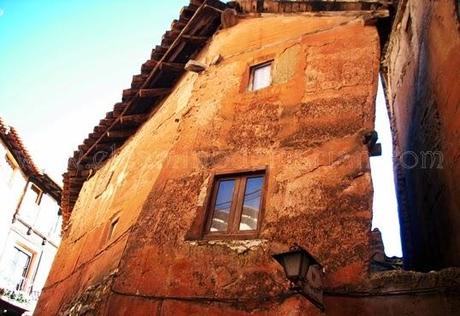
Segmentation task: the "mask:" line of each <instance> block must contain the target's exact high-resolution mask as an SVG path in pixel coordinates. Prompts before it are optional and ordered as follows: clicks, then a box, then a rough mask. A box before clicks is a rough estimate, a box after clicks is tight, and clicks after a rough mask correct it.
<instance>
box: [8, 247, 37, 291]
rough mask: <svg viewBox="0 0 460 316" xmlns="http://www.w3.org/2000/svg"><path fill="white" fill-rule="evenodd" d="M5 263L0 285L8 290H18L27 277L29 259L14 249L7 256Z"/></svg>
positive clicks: (23, 253)
mask: <svg viewBox="0 0 460 316" xmlns="http://www.w3.org/2000/svg"><path fill="white" fill-rule="evenodd" d="M6 257H7V263H6V265H5V266H3V267H2V269H1V270H2V271H1V272H2V273H1V275H2V279H3V280H2V283H3V284H5V285H6V286H7V287H9V288H10V289H15V290H20V289H22V286H23V284H24V277H26V276H27V271H28V270H29V265H30V259H31V257H30V256H29V255H28V254H26V253H25V252H23V251H21V250H20V249H18V248H16V247H14V248H12V249H11V250H10V251H9V252H8V254H7V255H6Z"/></svg>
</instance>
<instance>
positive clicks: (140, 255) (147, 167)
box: [36, 15, 380, 315]
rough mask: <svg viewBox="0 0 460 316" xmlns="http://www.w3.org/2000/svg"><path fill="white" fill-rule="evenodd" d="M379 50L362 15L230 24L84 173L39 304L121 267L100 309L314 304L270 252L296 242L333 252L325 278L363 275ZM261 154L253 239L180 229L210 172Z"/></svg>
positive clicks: (286, 310)
mask: <svg viewBox="0 0 460 316" xmlns="http://www.w3.org/2000/svg"><path fill="white" fill-rule="evenodd" d="M379 51H380V48H379V39H378V35H377V31H376V29H375V28H374V27H373V26H364V25H363V23H362V21H361V20H360V19H354V18H353V17H340V16H338V17H322V18H319V17H305V16H273V15H266V16H265V15H264V16H263V17H261V18H248V19H243V20H242V21H240V23H239V24H238V25H236V26H234V27H232V28H230V29H225V30H222V31H220V32H219V33H218V34H217V35H216V36H215V37H214V38H213V40H212V42H211V43H210V45H209V46H208V47H207V48H206V49H205V50H204V51H203V52H202V54H201V55H200V56H199V59H200V60H201V61H203V62H205V63H206V64H208V65H209V67H208V69H207V70H206V71H205V72H203V73H201V74H200V75H197V74H192V73H188V74H187V75H185V76H184V78H183V79H182V80H181V82H180V83H179V84H178V86H177V87H176V89H175V91H174V92H173V93H172V95H171V96H170V97H169V98H168V99H167V100H166V101H165V102H164V104H163V105H162V106H161V109H160V110H159V111H158V112H157V113H156V114H155V115H154V116H153V117H152V118H151V119H150V120H149V121H148V122H147V123H146V124H145V125H144V126H143V127H142V128H141V130H140V131H139V132H138V133H137V134H136V135H135V136H134V137H133V138H132V139H131V140H130V141H129V142H128V144H127V145H125V146H124V147H123V148H122V149H121V151H119V152H118V153H116V154H115V155H114V157H112V158H111V159H110V160H109V161H108V162H107V164H106V165H105V166H104V167H103V168H102V169H100V170H99V171H98V172H97V173H96V175H95V176H94V177H93V178H91V179H90V180H89V181H88V182H87V183H85V185H84V187H83V190H82V192H81V193H80V196H79V199H78V201H77V204H76V206H75V208H74V210H73V214H72V217H71V227H70V228H69V230H68V232H67V233H66V235H65V236H64V241H63V244H62V245H63V246H62V247H61V248H60V250H59V252H58V255H57V259H56V261H55V264H54V267H53V270H52V272H51V275H50V277H49V279H48V282H47V286H46V288H45V290H44V292H43V295H42V297H41V299H40V302H39V305H38V307H37V312H36V314H37V315H52V314H56V313H64V312H70V311H71V310H73V311H74V312H75V310H76V308H77V307H78V306H80V307H78V308H82V307H81V306H83V305H82V304H80V303H81V302H82V301H85V302H86V301H88V300H90V301H91V299H89V298H88V297H91V295H89V294H88V295H86V294H85V295H82V294H83V293H84V292H85V291H86V292H87V293H88V292H89V293H91V292H92V291H93V292H94V289H92V288H89V289H88V287H89V286H90V285H94V284H97V283H98V282H99V283H100V282H105V281H103V280H105V279H104V277H105V278H107V275H109V274H110V273H111V272H112V271H116V274H114V276H113V278H111V281H110V282H109V283H107V284H106V286H100V287H97V289H98V290H97V293H99V294H98V295H97V297H98V298H97V300H96V299H93V300H92V303H91V302H89V303H88V304H86V305H85V306H89V307H87V308H88V309H89V310H90V311H92V312H93V313H96V314H104V313H108V314H110V315H117V314H120V315H122V314H124V313H125V312H126V313H129V312H130V311H128V308H127V307H126V306H127V305H128V306H133V308H137V309H139V314H142V313H144V312H145V310H149V311H151V312H152V313H153V314H155V313H157V314H163V315H170V314H178V315H193V314H198V313H200V314H203V313H204V314H206V313H207V314H213V313H221V312H223V311H225V313H226V314H229V315H244V314H248V313H250V312H251V311H257V312H255V315H259V314H260V315H272V314H273V313H276V314H279V315H305V314H309V315H310V314H311V315H314V314H317V313H318V312H317V310H316V309H315V308H314V307H313V306H312V305H311V304H310V303H308V302H307V301H305V300H304V299H300V298H296V297H291V298H288V299H286V300H284V301H283V300H282V299H281V297H282V296H283V295H284V293H285V292H286V290H287V288H288V284H287V282H286V281H285V278H284V276H283V273H282V271H281V269H280V267H279V266H278V265H277V264H276V263H275V262H274V261H273V259H272V258H271V254H273V253H274V252H278V251H282V250H286V249H287V248H288V247H289V246H291V245H292V244H293V243H298V244H300V245H301V246H303V247H305V248H306V249H308V250H309V251H310V252H311V253H312V254H314V255H315V256H316V257H317V259H318V260H319V261H320V262H321V263H322V264H323V265H324V266H325V268H326V274H327V279H326V285H327V287H328V288H335V287H339V286H344V285H349V284H357V283H359V282H361V281H362V280H363V279H364V278H365V277H366V276H367V272H368V261H369V259H370V249H369V247H370V225H371V216H372V213H371V205H372V199H371V197H372V185H371V177H370V170H369V159H368V152H367V148H366V147H365V145H363V144H362V140H363V134H364V133H365V132H366V131H369V130H371V129H373V120H374V101H375V94H376V87H377V75H378V69H379V59H380V56H379ZM218 54H220V55H221V61H220V62H218V63H217V64H213V63H212V61H217V60H218V59H217V58H216V56H217V55H218ZM266 60H274V66H273V85H272V86H271V87H269V88H267V89H264V90H260V91H257V92H249V91H247V88H246V87H247V86H248V80H249V71H248V69H249V66H251V65H253V64H256V63H258V62H263V61H266ZM260 166H266V168H267V180H268V188H267V194H266V207H265V210H264V217H263V219H262V228H261V233H260V236H259V238H258V239H257V240H250V241H234V242H215V241H201V240H195V241H194V240H186V236H187V235H190V233H191V232H193V230H194V227H195V225H196V223H197V222H198V221H199V220H200V218H201V217H202V216H203V212H204V209H205V198H206V192H207V190H208V188H209V186H210V185H211V183H210V181H209V179H210V176H211V173H213V172H217V173H218V172H220V171H224V170H226V171H228V170H241V169H248V168H255V167H260ZM112 173H113V174H112ZM114 216H120V221H119V227H117V230H116V232H115V236H113V237H112V238H111V239H110V240H109V241H107V240H106V239H107V237H106V235H107V233H106V231H107V227H108V226H109V225H110V222H111V219H112V218H114ZM192 235H193V234H192ZM112 282H113V283H112ZM109 293H112V294H109ZM174 298H176V299H174ZM177 298H179V299H177ZM235 300H237V302H235ZM95 301H97V302H98V304H95V303H94V302H95ZM203 301H206V302H208V303H209V301H212V302H214V303H213V304H211V305H209V304H208V305H209V306H207V307H203V306H202V303H199V302H203ZM79 302H80V303H79ZM197 302H198V303H197ZM197 304H198V305H197ZM216 305H217V306H216ZM139 306H144V307H145V308H144V307H139ZM123 311H125V312H123ZM155 311H156V312H155ZM145 313H146V312H145Z"/></svg>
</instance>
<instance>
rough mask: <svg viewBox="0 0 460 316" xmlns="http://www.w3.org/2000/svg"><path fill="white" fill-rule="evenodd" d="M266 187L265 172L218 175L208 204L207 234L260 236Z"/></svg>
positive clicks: (210, 235)
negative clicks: (258, 234)
mask: <svg viewBox="0 0 460 316" xmlns="http://www.w3.org/2000/svg"><path fill="white" fill-rule="evenodd" d="M264 187H265V173H264V172H257V173H249V174H235V175H228V176H220V177H217V178H216V180H215V182H214V185H213V189H212V196H211V199H210V203H209V209H208V219H207V225H206V232H205V233H206V236H209V237H212V236H216V237H222V236H238V235H240V236H255V235H257V233H258V231H259V229H260V219H261V212H262V204H263V195H264V194H263V193H264Z"/></svg>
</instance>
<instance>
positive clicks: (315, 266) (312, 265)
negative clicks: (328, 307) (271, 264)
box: [273, 245, 324, 311]
mask: <svg viewBox="0 0 460 316" xmlns="http://www.w3.org/2000/svg"><path fill="white" fill-rule="evenodd" d="M273 258H274V259H275V260H276V261H277V262H278V263H279V264H280V265H281V266H282V267H283V269H284V273H285V274H286V278H287V279H288V280H289V281H290V282H291V290H294V291H296V292H297V293H299V294H301V295H303V296H304V297H305V298H307V299H308V300H309V301H310V302H312V303H313V304H314V305H315V306H316V307H318V308H319V309H320V310H321V311H324V304H323V282H322V279H323V268H322V267H321V265H320V264H319V263H318V261H316V259H315V258H314V257H313V256H312V255H311V254H309V253H308V252H307V251H306V250H305V249H303V248H302V247H300V246H299V245H294V246H292V247H291V248H290V249H289V251H287V252H284V253H280V254H275V255H273Z"/></svg>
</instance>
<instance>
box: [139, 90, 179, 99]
mask: <svg viewBox="0 0 460 316" xmlns="http://www.w3.org/2000/svg"><path fill="white" fill-rule="evenodd" d="M170 92H171V89H169V88H157V89H140V90H139V97H141V98H152V97H157V96H160V95H165V94H168V93H170Z"/></svg>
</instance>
